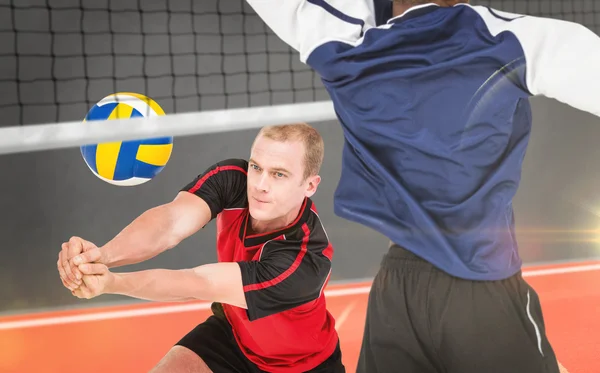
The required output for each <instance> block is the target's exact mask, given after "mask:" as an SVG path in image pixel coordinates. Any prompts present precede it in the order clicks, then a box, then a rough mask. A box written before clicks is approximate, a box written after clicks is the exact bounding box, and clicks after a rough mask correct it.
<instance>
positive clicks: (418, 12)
mask: <svg viewBox="0 0 600 373" xmlns="http://www.w3.org/2000/svg"><path fill="white" fill-rule="evenodd" d="M439 7H440V6H439V5H438V4H435V3H429V4H421V5H415V6H413V7H412V8H409V9H407V10H406V11H405V12H404V13H402V14H400V15H399V16H396V17H394V18H391V19H389V20H388V21H387V23H388V24H391V23H398V22H401V21H405V20H407V19H411V18H415V17H419V16H422V15H423V14H427V13H430V12H433V11H434V10H436V9H438V8H439Z"/></svg>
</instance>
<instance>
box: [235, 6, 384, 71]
mask: <svg viewBox="0 0 600 373" xmlns="http://www.w3.org/2000/svg"><path fill="white" fill-rule="evenodd" d="M246 1H247V2H248V4H249V5H250V6H251V7H252V9H254V11H255V12H256V14H258V16H259V17H260V18H261V19H262V20H263V21H264V22H265V23H266V24H267V26H268V27H269V28H270V29H271V30H273V32H274V33H275V34H276V35H277V36H278V37H279V38H280V39H281V40H283V41H284V42H285V43H287V44H288V45H289V46H291V47H292V48H294V49H295V50H297V51H298V52H299V54H300V61H301V62H303V63H306V61H307V60H308V57H309V56H310V54H311V53H312V52H313V51H314V50H315V49H316V48H317V47H319V46H321V45H323V44H325V43H327V42H331V41H338V42H343V43H347V44H351V45H354V44H355V43H357V41H358V40H360V38H361V37H362V35H363V34H364V32H365V31H366V30H368V29H369V28H372V27H375V25H376V21H375V7H376V5H378V4H379V3H383V2H384V1H382V0H246ZM374 1H375V2H376V3H377V4H374ZM381 12H383V10H382V11H381Z"/></svg>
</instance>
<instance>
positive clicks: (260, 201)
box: [252, 197, 270, 203]
mask: <svg viewBox="0 0 600 373" xmlns="http://www.w3.org/2000/svg"><path fill="white" fill-rule="evenodd" d="M252 199H253V200H255V201H256V202H258V203H270V202H268V201H263V200H262V199H258V198H256V197H252Z"/></svg>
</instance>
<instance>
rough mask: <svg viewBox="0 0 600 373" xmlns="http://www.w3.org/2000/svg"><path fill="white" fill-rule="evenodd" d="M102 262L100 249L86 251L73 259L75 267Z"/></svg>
mask: <svg viewBox="0 0 600 373" xmlns="http://www.w3.org/2000/svg"><path fill="white" fill-rule="evenodd" d="M99 260H100V249H97V248H96V249H92V250H89V251H85V252H83V253H81V254H79V255H77V256H76V257H74V258H73V259H72V263H73V265H76V266H79V265H81V264H84V263H93V262H97V261H99Z"/></svg>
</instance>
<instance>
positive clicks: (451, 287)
mask: <svg viewBox="0 0 600 373" xmlns="http://www.w3.org/2000/svg"><path fill="white" fill-rule="evenodd" d="M357 372H359V373H388V372H390V373H391V372H402V373H412V372H419V373H429V372H431V373H434V372H435V373H437V372H444V373H470V372H473V373H475V372H477V373H482V372H485V373H542V372H543V373H558V372H559V369H558V363H557V361H556V357H555V355H554V351H553V350H552V347H551V345H550V343H549V342H548V339H547V337H546V333H545V327H544V320H543V317H542V309H541V306H540V301H539V298H538V296H537V293H536V292H535V291H534V290H533V288H531V287H530V286H529V285H528V284H527V283H526V282H525V280H523V277H522V275H521V273H517V274H516V275H514V276H512V277H510V278H508V279H506V280H501V281H468V280H462V279H458V278H455V277H452V276H450V275H448V274H446V273H445V272H442V271H440V270H438V269H436V268H434V267H433V266H432V265H431V264H430V263H428V262H426V261H424V260H422V259H420V258H419V257H417V256H416V255H414V254H412V253H410V252H408V251H406V250H404V249H402V248H400V247H399V246H396V245H391V247H390V250H389V252H388V253H387V254H386V256H385V257H384V259H383V262H382V265H381V268H380V270H379V273H378V274H377V276H376V277H375V280H374V282H373V286H372V289H371V292H370V294H369V303H368V309H367V319H366V325H365V330H364V335H363V344H362V348H361V352H360V358H359V363H358V369H357Z"/></svg>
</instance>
